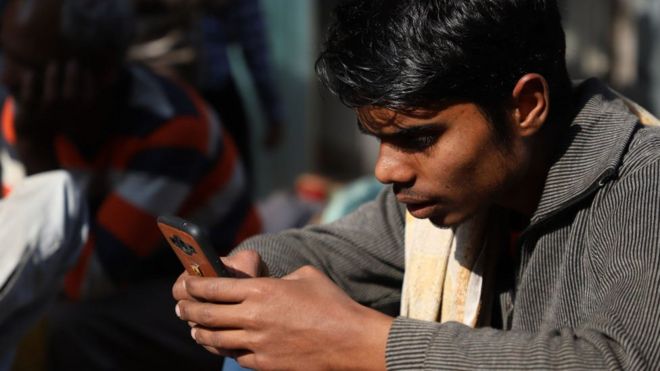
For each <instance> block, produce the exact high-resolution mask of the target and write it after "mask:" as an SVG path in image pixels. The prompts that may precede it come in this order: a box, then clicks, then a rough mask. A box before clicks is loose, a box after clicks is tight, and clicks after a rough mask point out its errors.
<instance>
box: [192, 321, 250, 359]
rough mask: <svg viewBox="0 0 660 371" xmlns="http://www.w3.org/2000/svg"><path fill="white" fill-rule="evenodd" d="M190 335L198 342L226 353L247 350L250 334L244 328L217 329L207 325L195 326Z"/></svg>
mask: <svg viewBox="0 0 660 371" xmlns="http://www.w3.org/2000/svg"><path fill="white" fill-rule="evenodd" d="M190 336H192V338H193V339H194V340H195V341H196V342H197V344H199V345H202V346H204V347H205V348H206V347H208V348H214V349H217V350H219V351H223V352H226V353H230V352H234V354H235V351H237V350H245V349H247V348H246V347H247V346H248V344H247V343H248V341H246V339H247V338H248V334H247V333H246V332H245V331H243V330H233V329H228V330H217V329H208V328H205V327H194V328H192V329H191V330H190Z"/></svg>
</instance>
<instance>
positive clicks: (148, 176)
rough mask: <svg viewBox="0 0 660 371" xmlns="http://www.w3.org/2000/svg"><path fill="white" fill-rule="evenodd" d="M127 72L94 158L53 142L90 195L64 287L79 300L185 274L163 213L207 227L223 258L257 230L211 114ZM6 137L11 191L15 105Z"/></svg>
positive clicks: (191, 96)
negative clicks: (168, 243) (163, 231)
mask: <svg viewBox="0 0 660 371" xmlns="http://www.w3.org/2000/svg"><path fill="white" fill-rule="evenodd" d="M128 73H129V74H130V89H129V96H128V99H127V104H126V106H125V108H124V109H123V110H122V111H121V112H118V113H117V118H118V121H117V124H116V125H115V126H113V127H112V128H111V129H110V130H111V133H109V134H108V137H107V140H106V142H105V143H104V144H103V145H102V146H101V147H100V148H99V149H98V151H97V152H96V153H95V154H94V155H91V156H90V155H86V154H85V153H83V152H81V151H80V150H79V149H78V148H77V147H76V145H75V144H74V143H72V142H71V141H69V140H68V139H67V138H66V137H64V136H60V137H57V138H56V142H55V150H56V155H57V157H58V162H59V163H60V165H61V166H62V168H64V169H66V170H69V171H70V172H71V173H72V175H73V176H74V179H75V180H76V182H77V183H79V184H80V185H81V188H83V189H86V190H87V191H88V193H87V195H88V196H87V199H88V204H89V206H90V211H91V215H94V218H93V219H94V220H92V221H91V233H90V238H89V240H88V242H87V244H86V245H85V248H84V249H83V252H82V256H81V259H80V261H79V264H78V266H77V267H76V268H75V270H74V271H73V272H71V274H70V275H69V278H68V281H67V282H68V284H67V290H68V292H69V294H71V295H72V296H74V297H76V296H79V295H80V294H81V293H82V294H85V293H90V294H91V293H94V294H100V293H99V292H98V291H99V290H102V288H103V287H112V286H114V285H116V284H123V283H125V282H129V281H134V280H136V279H137V280H139V279H142V278H148V277H150V276H153V275H159V274H164V273H172V272H173V271H177V272H178V271H180V270H181V267H180V264H179V263H178V262H176V260H175V259H172V258H173V257H174V255H173V254H172V253H171V252H170V251H168V249H169V248H167V247H165V244H164V240H163V239H162V237H161V235H160V232H159V230H158V228H157V226H156V223H155V218H156V217H157V216H158V215H161V214H177V215H181V216H183V217H185V218H188V219H191V220H193V221H195V222H197V223H199V224H200V225H203V226H206V227H208V228H209V230H210V232H211V233H210V234H211V240H212V242H213V243H214V245H215V246H216V248H218V250H219V251H218V252H219V254H222V253H224V252H226V251H228V249H230V248H231V247H233V246H235V244H237V243H238V242H239V241H241V240H243V239H244V238H245V237H247V236H250V235H252V234H254V233H257V232H258V231H259V229H260V223H259V220H258V217H257V214H256V211H255V208H254V207H253V204H252V202H251V198H250V195H249V192H248V185H246V181H245V177H244V174H243V169H242V166H241V163H240V159H239V158H238V157H237V152H236V149H235V147H234V144H233V142H232V140H231V138H230V137H229V136H228V135H225V134H224V133H223V131H222V128H221V126H220V123H219V121H218V120H217V119H216V117H215V115H214V113H213V112H212V111H211V110H210V109H208V108H207V107H206V104H205V103H204V102H203V101H202V100H201V99H200V98H199V97H198V96H197V95H196V94H195V93H194V92H193V91H191V90H190V89H188V88H187V87H185V86H183V85H179V84H176V83H174V82H172V81H169V80H166V79H164V78H162V77H159V76H156V75H154V74H152V73H150V72H149V71H148V70H146V69H143V68H138V67H130V68H129V69H128ZM0 132H1V133H2V134H1V135H0V140H1V142H0V150H1V151H2V152H1V153H0V158H1V159H2V161H3V163H2V168H3V182H4V183H5V184H4V185H5V187H7V186H8V187H11V186H12V185H13V184H16V183H17V182H18V181H20V179H21V178H22V176H23V171H22V168H21V164H20V162H18V161H17V160H16V156H15V151H14V148H13V144H14V142H15V135H14V131H13V102H12V100H11V98H10V99H7V100H6V101H5V103H4V105H3V109H2V130H0ZM99 189H100V190H101V191H99ZM108 285H110V286H108Z"/></svg>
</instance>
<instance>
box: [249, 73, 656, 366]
mask: <svg viewBox="0 0 660 371" xmlns="http://www.w3.org/2000/svg"><path fill="white" fill-rule="evenodd" d="M577 94H578V96H579V97H581V98H580V101H579V105H578V107H576V108H577V109H578V110H579V113H578V114H577V116H576V117H575V119H574V122H573V123H572V125H571V126H570V128H569V130H568V131H567V132H566V135H565V138H564V140H563V142H562V143H558V145H557V152H558V159H557V161H556V162H555V163H554V164H553V166H552V167H551V169H550V171H549V174H548V177H547V180H546V184H545V188H544V191H543V194H542V198H541V201H540V203H539V205H538V208H537V210H536V212H535V213H534V215H533V217H532V219H531V224H530V225H529V227H528V228H527V229H526V230H525V231H524V232H523V234H522V235H521V237H520V240H519V241H520V242H519V243H520V249H519V253H520V259H519V260H520V263H519V265H518V266H517V268H515V269H514V272H511V273H512V276H514V279H512V280H511V281H512V284H511V286H510V287H509V288H508V290H503V291H501V293H500V294H499V295H498V297H497V301H498V303H496V305H497V306H498V307H499V308H501V310H500V311H499V312H501V317H502V318H501V320H500V321H493V323H495V322H499V323H501V326H500V328H492V327H481V328H477V329H474V328H470V327H467V326H464V325H462V324H458V323H453V322H448V323H444V324H438V323H434V322H424V321H417V320H412V319H408V318H403V317H398V318H396V319H395V321H394V324H393V326H392V328H391V330H390V334H389V338H388V342H387V349H386V357H387V366H388V368H389V369H391V370H427V369H434V370H435V369H451V370H460V369H465V370H472V369H534V370H538V369H550V368H559V369H598V370H602V369H619V368H625V369H639V370H642V369H658V368H660V128H658V127H647V126H642V125H640V122H639V120H638V118H637V116H635V115H634V114H632V112H630V111H629V109H628V107H627V106H626V105H624V102H623V101H622V100H621V99H620V98H619V97H618V96H617V95H615V94H614V93H612V92H611V91H610V90H608V89H607V88H606V87H604V86H603V85H602V84H601V83H599V82H598V81H596V80H589V81H586V82H584V83H583V84H581V85H580V86H579V87H578V88H577ZM404 211H405V209H404V208H403V207H402V205H400V204H398V203H397V202H396V198H395V197H394V195H393V194H392V192H391V191H385V192H383V193H382V194H381V195H380V196H379V197H378V199H377V200H375V201H374V202H372V203H370V204H367V205H365V206H363V207H362V208H361V209H359V210H358V211H357V212H355V213H353V214H351V215H349V216H348V217H346V218H344V219H341V220H339V221H337V222H335V223H332V224H329V225H325V226H314V227H309V228H307V229H304V230H297V231H289V232H285V233H283V234H280V235H278V236H276V237H268V236H259V237H256V238H254V239H250V240H248V241H246V242H245V243H243V244H242V245H241V246H240V247H239V249H254V250H258V251H259V253H260V254H261V256H262V258H263V259H264V261H265V262H266V264H267V266H268V268H269V271H270V272H271V273H272V274H274V275H277V276H279V275H284V274H286V273H287V272H291V271H292V270H294V269H296V268H298V267H300V266H302V265H305V264H312V265H314V266H317V267H319V268H320V269H322V270H323V271H325V272H326V273H327V274H328V275H329V277H330V278H331V279H333V280H334V281H335V282H336V283H337V284H338V285H340V286H341V287H342V288H343V289H344V290H346V292H347V293H349V294H350V295H351V296H352V297H353V298H354V299H356V300H357V301H359V302H360V303H363V304H365V305H369V306H372V307H374V308H377V309H380V310H382V311H384V312H387V313H389V314H396V313H397V311H398V306H399V301H400V295H401V284H402V280H403V274H404V249H403V246H404V241H403V236H404V228H405V225H404Z"/></svg>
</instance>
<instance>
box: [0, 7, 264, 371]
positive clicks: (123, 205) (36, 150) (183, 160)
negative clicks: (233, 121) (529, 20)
mask: <svg viewBox="0 0 660 371" xmlns="http://www.w3.org/2000/svg"><path fill="white" fill-rule="evenodd" d="M133 26H134V19H133V18H132V4H131V3H130V2H129V1H120V0H92V1H79V0H39V1H36V0H15V1H10V2H9V4H8V5H7V8H6V10H5V13H4V18H3V28H2V35H1V37H2V46H3V55H4V70H3V73H2V82H3V84H4V85H5V86H6V88H7V89H8V90H9V92H10V94H11V95H10V97H8V98H7V99H6V100H5V101H4V103H3V105H2V130H1V137H2V143H3V144H2V151H3V154H2V159H3V168H4V169H5V170H8V171H6V172H5V176H4V178H3V182H4V183H5V184H6V185H7V186H9V187H11V186H13V185H14V184H17V183H18V182H19V181H20V178H21V177H22V176H23V175H26V174H27V175H31V174H33V173H36V172H40V171H43V170H47V169H56V168H62V169H67V170H69V171H70V172H71V173H72V174H73V176H74V179H75V181H76V183H77V184H79V185H80V188H81V189H83V190H84V192H85V199H86V202H87V205H88V207H89V210H90V214H91V223H90V224H91V229H90V235H89V238H88V239H87V242H86V244H85V247H84V249H83V252H82V254H81V258H80V259H79V261H78V263H77V265H76V267H75V269H74V270H73V271H72V272H70V274H69V276H68V277H67V280H66V293H67V296H68V297H69V298H70V299H74V301H70V302H63V303H60V305H58V307H57V310H56V311H55V312H53V313H52V314H51V316H50V318H49V325H50V327H51V349H52V352H51V353H52V354H51V357H52V366H53V367H54V368H55V369H63V370H74V369H84V370H94V369H104V368H109V369H124V370H127V369H136V368H147V369H149V368H155V367H156V366H158V367H159V369H170V368H173V369H181V367H182V366H185V365H187V364H188V362H189V361H190V360H191V359H195V360H196V361H197V362H201V367H205V365H206V366H208V367H209V368H211V369H212V368H216V367H217V360H213V359H210V358H209V357H205V355H204V354H203V353H200V352H199V351H197V350H196V349H195V348H193V347H191V344H190V342H189V341H188V340H187V339H185V334H186V333H187V330H186V329H185V328H183V327H181V326H180V324H178V323H177V322H176V321H174V319H175V318H174V316H173V315H172V314H171V311H170V310H167V309H165V308H164V307H163V304H162V303H165V302H169V301H171V298H169V295H168V293H169V291H170V289H169V287H168V286H169V285H168V284H167V282H168V281H169V280H170V279H171V278H169V277H172V274H173V272H176V271H178V270H179V269H180V264H179V263H178V262H177V261H176V259H175V258H174V255H173V253H172V252H171V251H169V248H168V247H165V244H164V241H163V240H162V237H161V235H160V233H159V231H158V229H157V227H156V224H155V217H156V216H158V215H161V214H176V215H180V216H184V217H186V218H188V219H191V220H193V221H195V222H197V223H198V224H200V225H202V226H205V227H207V228H208V229H209V232H210V236H211V239H212V240H213V241H214V245H215V246H216V247H217V248H218V253H219V254H222V253H223V251H227V250H228V249H229V248H231V247H232V246H234V244H236V243H237V242H239V241H241V240H242V239H243V238H245V237H247V236H249V235H251V234H254V233H256V232H258V231H259V221H258V218H257V216H256V213H255V212H254V208H253V207H252V203H251V199H250V196H249V193H248V192H247V188H246V183H245V173H244V170H243V168H242V166H241V162H240V157H239V155H238V154H237V151H236V149H235V146H234V143H233V141H232V139H231V138H230V136H229V135H227V134H226V133H225V132H224V131H223V129H222V127H221V126H220V124H219V121H218V120H217V119H216V117H215V114H214V113H213V111H212V110H210V109H209V108H208V106H207V105H206V103H205V102H204V101H203V100H202V99H200V97H199V96H198V95H197V94H196V93H195V92H194V91H193V90H192V89H190V88H189V87H187V86H185V85H183V84H180V83H175V82H173V81H171V80H168V79H165V78H162V77H159V76H157V75H155V74H153V73H152V72H150V71H149V70H148V69H145V68H142V67H139V66H136V65H131V64H126V63H124V54H125V51H126V49H127V48H128V46H129V45H130V43H131V40H132V35H133V33H134V31H133ZM9 170H11V171H9ZM76 300H79V301H76ZM158 303H161V304H158ZM128 312H130V313H131V314H132V315H131V316H127V315H126V313H128ZM153 328H158V329H159V331H153ZM181 335H184V338H182V336H181Z"/></svg>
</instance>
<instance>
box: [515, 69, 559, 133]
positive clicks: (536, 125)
mask: <svg viewBox="0 0 660 371" xmlns="http://www.w3.org/2000/svg"><path fill="white" fill-rule="evenodd" d="M511 98H512V101H513V112H512V114H513V122H514V124H515V125H514V126H515V128H514V130H515V132H516V133H517V134H518V135H519V136H521V137H530V136H532V135H534V134H536V133H537V132H538V131H539V130H540V129H541V128H542V127H543V124H545V122H546V120H547V119H548V115H549V113H550V90H549V88H548V82H547V81H546V80H545V78H544V77H543V76H541V75H539V74H537V73H529V74H527V75H525V76H523V77H521V78H520V80H518V82H517V83H516V86H515V87H514V88H513V93H512V95H511Z"/></svg>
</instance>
